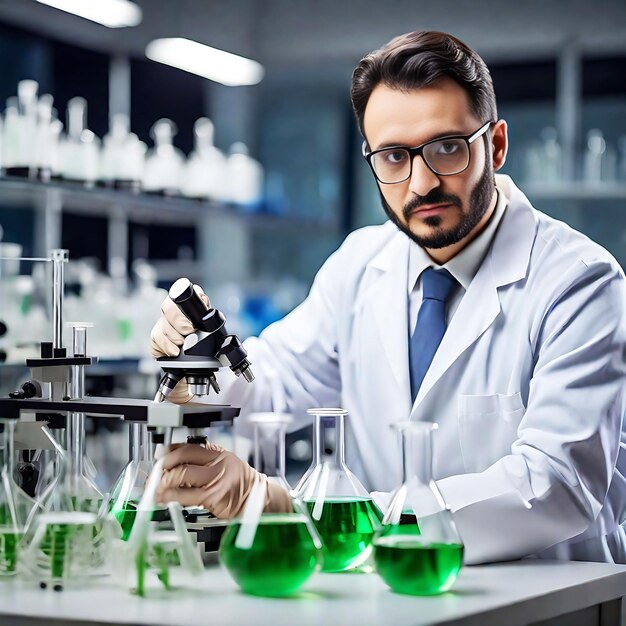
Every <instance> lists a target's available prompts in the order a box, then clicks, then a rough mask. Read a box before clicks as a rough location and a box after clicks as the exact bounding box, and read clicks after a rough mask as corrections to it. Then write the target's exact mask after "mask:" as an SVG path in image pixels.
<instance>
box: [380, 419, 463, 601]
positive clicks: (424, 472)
mask: <svg viewBox="0 0 626 626" xmlns="http://www.w3.org/2000/svg"><path fill="white" fill-rule="evenodd" d="M394 428H396V429H397V430H398V432H399V434H400V437H401V444H402V466H403V481H402V485H400V487H398V489H396V491H395V492H394V494H393V497H392V499H391V503H390V505H389V508H388V509H387V512H386V513H385V516H384V518H383V522H382V527H381V529H380V530H379V531H378V532H377V533H376V537H375V539H374V562H375V563H376V569H377V571H378V573H379V574H380V576H381V577H382V579H383V580H384V581H385V582H386V583H387V584H388V585H389V586H390V587H391V589H393V591H397V592H398V593H407V594H412V595H432V594H436V593H441V592H443V591H447V590H448V589H449V588H450V587H451V586H452V584H453V583H454V581H455V580H456V578H457V576H458V573H459V570H460V569H461V565H462V563H463V543H462V541H461V538H460V536H459V533H458V531H457V528H456V525H455V523H454V519H453V518H452V512H451V511H450V508H449V507H448V505H447V504H446V503H445V501H444V499H443V497H442V495H441V493H440V492H439V489H438V488H437V484H436V483H435V481H434V480H433V477H432V461H431V459H432V444H431V433H432V431H433V430H436V429H437V424H435V423H432V422H401V423H400V424H396V425H395V426H394Z"/></svg>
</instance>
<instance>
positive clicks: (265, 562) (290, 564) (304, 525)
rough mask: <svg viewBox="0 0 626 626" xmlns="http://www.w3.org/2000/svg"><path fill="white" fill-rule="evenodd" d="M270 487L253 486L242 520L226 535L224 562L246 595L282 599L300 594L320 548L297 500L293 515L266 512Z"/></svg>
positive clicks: (315, 566) (261, 479)
mask: <svg viewBox="0 0 626 626" xmlns="http://www.w3.org/2000/svg"><path fill="white" fill-rule="evenodd" d="M268 486H269V482H268V481H267V480H266V479H265V476H264V475H260V476H259V479H258V480H257V481H256V482H255V483H254V485H253V487H252V489H251V491H250V495H249V496H248V499H247V500H246V504H245V506H244V509H243V512H242V514H241V517H239V518H235V519H234V520H232V521H231V522H230V524H229V526H228V528H227V529H226V531H225V532H224V534H223V536H222V541H221V543H220V549H219V557H220V561H221V562H222V564H223V565H224V567H225V568H226V570H227V571H228V573H229V574H230V575H231V576H232V578H233V579H234V581H235V582H236V583H237V584H238V585H239V586H240V587H241V589H242V591H244V592H245V593H249V594H252V595H257V596H270V597H281V596H289V595H292V594H294V593H296V592H297V591H298V590H299V589H300V588H301V587H302V585H304V583H305V582H306V581H307V580H308V579H309V578H310V577H311V576H312V575H313V573H314V572H315V571H316V570H317V569H318V568H319V566H320V564H321V562H322V543H321V541H320V538H319V536H318V534H317V532H316V530H315V527H314V526H313V524H312V522H311V520H310V518H309V515H308V513H307V510H306V508H305V506H304V505H303V503H302V502H300V501H299V500H298V499H297V498H296V497H292V499H291V511H290V512H284V513H264V512H263V509H264V506H265V502H266V500H267V497H268Z"/></svg>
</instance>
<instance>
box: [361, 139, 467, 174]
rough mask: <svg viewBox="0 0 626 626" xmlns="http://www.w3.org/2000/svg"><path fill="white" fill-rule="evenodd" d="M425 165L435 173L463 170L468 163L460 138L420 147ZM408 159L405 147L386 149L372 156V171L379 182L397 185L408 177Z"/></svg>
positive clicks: (465, 147) (463, 143) (409, 158)
mask: <svg viewBox="0 0 626 626" xmlns="http://www.w3.org/2000/svg"><path fill="white" fill-rule="evenodd" d="M422 156H423V157H424V161H426V164H427V165H428V166H429V167H430V168H431V169H432V170H434V171H435V172H436V173H437V174H443V175H450V174H457V173H458V172H461V171H463V170H464V169H465V168H466V167H467V166H468V164H469V147H468V145H467V142H466V141H465V140H464V139H442V140H441V141H434V142H433V143H429V144H427V145H426V146H424V150H423V152H422ZM411 160H412V159H411V156H410V153H409V151H408V150H406V149H405V148H390V149H389V150H382V151H381V152H376V153H375V154H373V155H372V158H371V163H372V168H373V169H374V172H375V174H376V176H377V177H378V179H379V180H380V181H381V182H383V183H397V182H401V181H403V180H406V179H407V178H409V176H410V175H411Z"/></svg>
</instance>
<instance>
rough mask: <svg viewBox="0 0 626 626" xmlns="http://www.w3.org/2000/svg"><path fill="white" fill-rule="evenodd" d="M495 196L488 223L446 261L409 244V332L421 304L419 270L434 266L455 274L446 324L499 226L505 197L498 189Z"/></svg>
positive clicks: (411, 330) (414, 244) (420, 275)
mask: <svg viewBox="0 0 626 626" xmlns="http://www.w3.org/2000/svg"><path fill="white" fill-rule="evenodd" d="M497 194H498V199H497V201H496V208H495V209H494V212H493V215H492V216H491V219H490V220H489V222H487V225H486V226H485V228H484V229H483V231H482V232H481V233H479V235H478V236H477V237H476V238H475V239H474V240H473V241H472V242H471V243H470V244H469V245H467V246H465V248H463V250H461V251H460V252H459V253H458V254H457V255H456V256H454V257H452V258H451V259H450V260H449V261H448V262H447V263H444V264H443V265H438V264H437V262H436V261H434V260H433V259H431V258H430V256H428V253H427V252H426V251H425V250H424V248H422V247H421V246H419V245H418V244H416V243H412V244H411V248H410V250H409V271H408V293H409V331H410V332H409V336H411V335H412V334H413V330H414V329H415V324H416V323H417V314H418V312H419V308H420V306H421V304H422V272H423V271H424V270H425V269H426V268H428V267H433V268H435V269H436V270H439V269H446V270H448V271H449V272H450V274H452V276H454V278H455V279H456V280H457V282H458V283H459V286H458V287H455V289H454V291H453V292H452V295H451V296H450V299H449V300H448V306H447V309H446V322H447V323H448V324H449V323H450V320H451V319H452V316H453V315H454V312H455V311H456V309H457V307H458V306H459V303H460V302H461V299H462V298H463V296H464V295H465V292H466V291H467V289H468V287H469V286H470V283H471V282H472V280H473V279H474V276H475V275H476V272H477V271H478V268H479V267H480V264H481V263H482V261H483V259H484V258H485V255H486V254H487V251H488V250H489V246H490V245H491V242H492V241H493V238H494V236H495V234H496V231H497V230H498V225H499V224H500V221H501V219H502V216H503V215H504V211H505V210H506V197H505V195H504V194H503V193H502V192H500V191H497Z"/></svg>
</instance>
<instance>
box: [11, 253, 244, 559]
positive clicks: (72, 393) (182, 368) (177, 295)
mask: <svg viewBox="0 0 626 626" xmlns="http://www.w3.org/2000/svg"><path fill="white" fill-rule="evenodd" d="M42 260H45V261H48V262H51V263H52V266H53V271H52V275H53V281H52V282H53V294H52V303H53V311H52V318H53V320H52V321H53V341H52V342H42V343H41V349H40V355H39V357H37V358H29V359H27V360H26V365H27V367H29V368H30V369H31V379H30V380H28V381H26V382H25V383H23V384H22V385H21V386H20V388H19V389H17V390H16V391H14V392H12V393H11V394H10V395H9V397H8V398H4V397H2V398H0V416H2V417H3V418H5V419H14V420H19V422H20V423H24V422H37V421H39V422H41V421H43V422H44V423H46V424H48V425H50V427H51V428H52V427H53V428H55V429H57V432H59V433H61V435H62V437H61V439H64V440H65V441H64V444H63V448H65V450H66V453H67V455H68V457H70V458H74V459H76V463H74V464H73V467H79V468H82V461H81V459H82V456H83V455H84V441H85V417H86V416H109V417H113V418H117V419H121V420H123V421H124V422H127V423H129V425H130V426H131V429H130V430H131V436H132V433H133V432H135V433H136V432H137V429H138V428H141V429H144V430H145V429H147V433H149V434H150V435H151V440H152V444H156V443H163V444H165V445H167V444H169V443H171V440H172V432H173V430H174V429H175V428H178V427H186V428H187V429H189V431H190V436H189V437H188V438H187V441H188V442H189V443H199V444H202V443H204V442H206V437H204V435H203V432H204V429H205V428H207V427H210V426H211V425H212V424H214V423H216V422H218V423H222V424H223V423H232V420H233V419H234V418H235V417H237V416H238V415H239V409H238V408H236V407H231V406H228V405H223V404H205V403H195V402H189V403H186V404H184V405H176V404H172V403H169V402H164V400H166V399H167V397H168V396H169V394H170V393H171V391H172V390H173V389H174V387H175V386H176V384H177V383H178V382H179V381H180V380H181V379H182V378H183V377H185V378H186V379H187V381H188V383H189V385H190V389H191V391H192V392H193V393H194V394H195V395H197V396H207V395H208V394H209V391H210V390H211V389H213V390H214V391H215V392H216V393H217V392H219V385H218V382H217V376H216V374H217V372H218V371H219V370H220V369H223V368H227V367H228V368H230V370H231V371H232V372H233V373H234V374H235V375H236V376H243V378H244V379H245V380H246V381H248V382H252V381H253V380H254V375H253V374H252V370H251V368H250V362H249V361H248V358H247V356H248V355H247V353H246V351H245V349H244V347H243V345H242V343H241V341H240V340H239V338H238V337H237V336H236V335H233V334H228V332H227V331H226V327H225V318H224V315H223V314H222V313H221V312H220V311H218V310H217V309H213V308H207V307H206V306H205V305H204V302H203V301H202V300H201V299H200V297H199V296H198V294H197V293H196V292H195V291H194V289H193V285H192V284H191V282H190V281H189V280H187V279H184V278H183V279H179V280H178V281H176V282H175V283H174V285H172V288H171V289H170V292H169V293H170V297H171V298H172V300H173V301H174V302H175V303H176V304H177V305H178V306H179V308H180V309H181V311H182V312H183V313H184V314H185V315H186V316H187V317H188V318H189V319H190V321H191V322H192V324H193V326H194V328H196V329H197V330H196V331H195V332H194V333H192V334H191V335H189V336H188V337H187V338H186V340H185V343H184V346H183V348H182V349H181V351H180V354H179V355H178V357H176V358H170V357H164V358H161V359H158V360H157V361H158V363H159V365H160V367H161V368H162V370H163V376H162V378H161V380H160V383H159V386H158V391H157V394H156V397H155V399H154V400H147V399H128V398H109V397H94V396H85V368H86V367H88V366H90V365H93V364H95V363H97V361H98V359H97V357H96V356H91V355H89V354H88V351H87V328H88V327H89V326H90V324H88V323H75V324H71V326H72V334H73V336H72V349H71V353H69V354H68V350H67V349H66V348H65V347H63V345H62V329H63V292H64V266H65V264H66V263H67V261H68V253H67V251H66V250H53V251H52V252H51V253H50V257H49V258H48V259H42ZM33 426H35V425H34V424H33ZM147 433H146V435H147ZM78 471H82V469H81V470H78ZM164 512H165V513H164V518H163V520H162V521H164V522H167V521H168V519H167V509H164ZM184 516H185V519H186V522H187V523H188V524H187V525H188V528H189V530H190V531H192V532H195V533H196V535H197V540H198V543H203V544H204V548H205V551H206V552H212V551H215V550H217V547H218V545H219V539H220V537H221V534H222V532H223V530H224V522H222V521H220V520H216V519H215V518H212V517H211V516H210V515H209V514H208V512H207V511H204V510H203V509H189V510H187V511H185V515H184ZM153 519H155V518H153ZM155 521H159V520H158V519H155Z"/></svg>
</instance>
